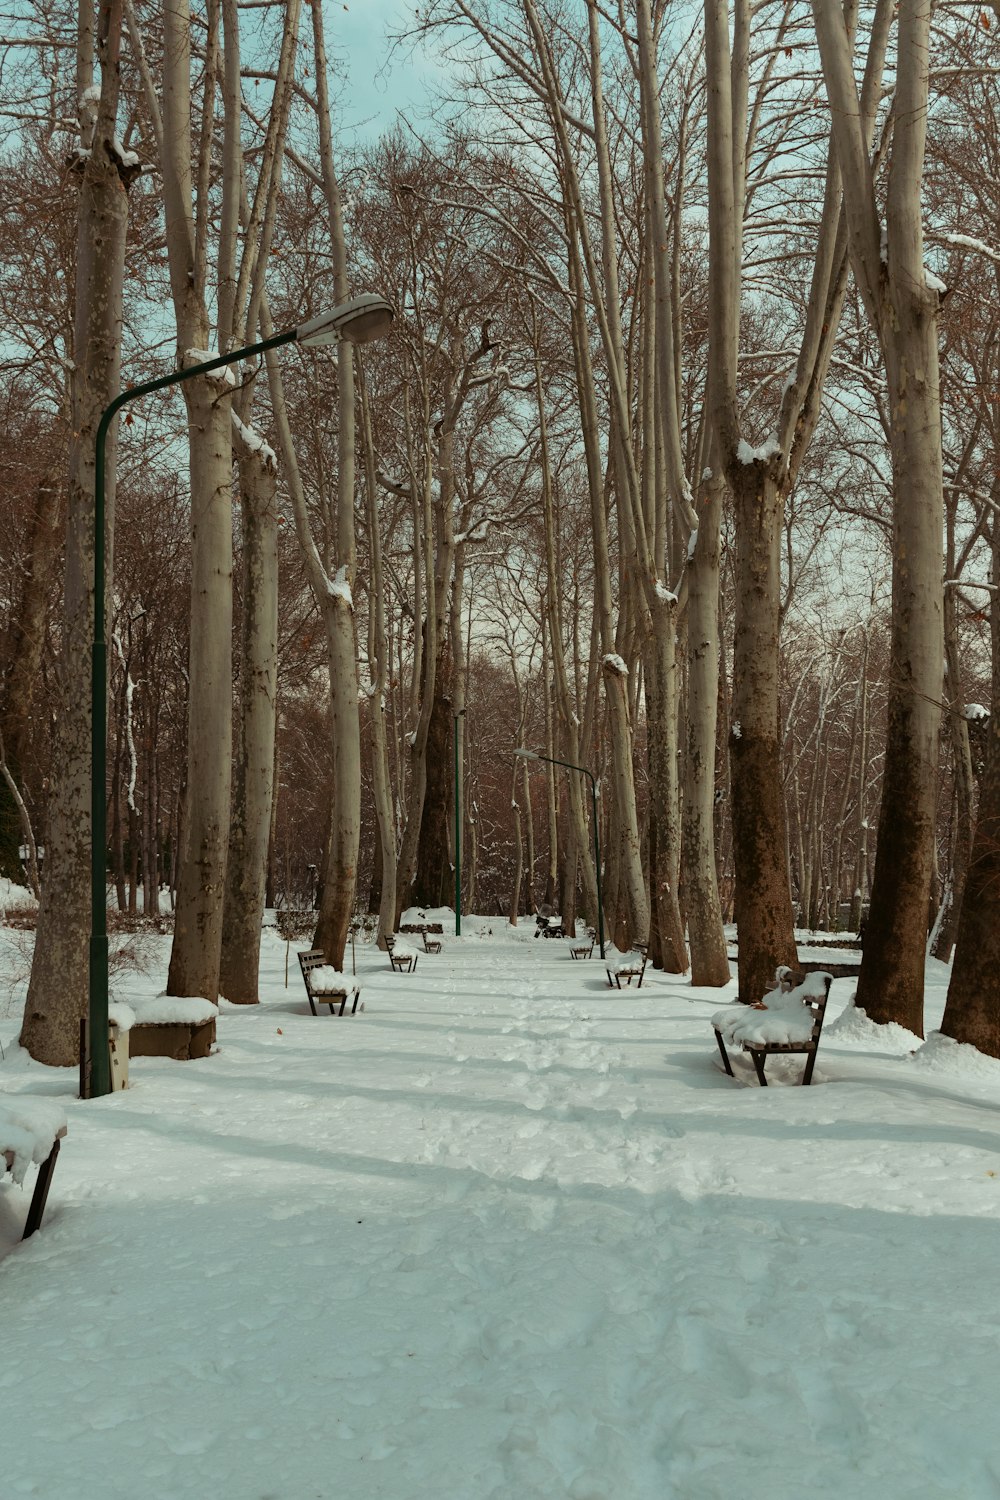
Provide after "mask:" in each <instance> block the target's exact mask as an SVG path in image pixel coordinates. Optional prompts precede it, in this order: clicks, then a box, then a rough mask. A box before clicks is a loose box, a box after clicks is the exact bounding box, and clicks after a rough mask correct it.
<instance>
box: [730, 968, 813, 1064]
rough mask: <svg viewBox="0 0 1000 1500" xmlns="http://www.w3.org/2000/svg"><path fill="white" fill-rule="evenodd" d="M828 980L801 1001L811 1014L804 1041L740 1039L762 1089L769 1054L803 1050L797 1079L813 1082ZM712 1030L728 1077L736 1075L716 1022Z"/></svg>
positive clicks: (800, 1051)
mask: <svg viewBox="0 0 1000 1500" xmlns="http://www.w3.org/2000/svg"><path fill="white" fill-rule="evenodd" d="M830 983H831V976H830V975H829V974H827V976H826V993H825V994H824V995H809V996H807V997H806V999H805V1000H803V1002H802V1004H803V1005H804V1006H805V1007H806V1009H807V1010H811V1011H812V1013H813V1017H814V1019H813V1029H812V1035H811V1036H810V1037H809V1038H808V1039H807V1040H806V1041H804V1042H741V1043H740V1046H741V1047H742V1049H743V1051H744V1052H748V1053H749V1054H750V1061H751V1062H752V1063H753V1066H754V1072H755V1073H756V1074H757V1078H758V1081H759V1082H760V1086H761V1088H762V1089H766V1088H767V1079H766V1078H765V1077H764V1064H765V1062H766V1061H767V1059H768V1057H770V1056H771V1055H772V1054H781V1053H800V1054H802V1055H803V1056H804V1057H805V1059H806V1065H805V1068H804V1069H803V1071H802V1078H801V1079H800V1083H801V1084H803V1085H805V1084H807V1083H812V1076H813V1069H814V1068H815V1066H816V1053H817V1051H818V1050H819V1039H820V1037H821V1035H822V1034H823V1019H824V1017H825V1015H826V1003H827V1001H828V1000H829V998H830ZM714 1030H715V1040H716V1041H717V1042H718V1044H719V1051H720V1052H721V1054H722V1066H723V1067H724V1068H725V1070H726V1072H727V1073H728V1074H729V1076H730V1078H735V1077H736V1074H735V1073H734V1072H733V1065H732V1063H731V1062H730V1060H729V1053H728V1052H727V1051H726V1044H725V1042H724V1041H723V1038H722V1032H721V1031H720V1030H719V1028H718V1026H716V1027H715V1028H714Z"/></svg>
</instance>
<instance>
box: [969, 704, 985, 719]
mask: <svg viewBox="0 0 1000 1500" xmlns="http://www.w3.org/2000/svg"><path fill="white" fill-rule="evenodd" d="M962 716H963V718H966V719H976V720H979V719H988V718H989V716H990V711H989V709H988V708H984V707H983V705H982V704H981V703H967V704H966V705H965V707H964V708H963V710H962Z"/></svg>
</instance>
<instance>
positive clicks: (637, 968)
mask: <svg viewBox="0 0 1000 1500" xmlns="http://www.w3.org/2000/svg"><path fill="white" fill-rule="evenodd" d="M648 957H649V949H648V948H647V947H646V945H645V944H642V945H641V946H640V945H637V946H636V949H635V951H634V952H631V953H609V954H608V957H607V959H606V961H605V972H606V973H607V976H608V984H609V986H610V987H611V989H615V988H616V987H617V988H618V989H621V987H622V980H623V979H624V981H625V983H626V984H628V985H630V984H631V983H632V981H633V979H634V980H635V981H636V986H635V987H636V989H637V990H641V989H642V976H643V975H644V974H645V972H646V960H647V959H648Z"/></svg>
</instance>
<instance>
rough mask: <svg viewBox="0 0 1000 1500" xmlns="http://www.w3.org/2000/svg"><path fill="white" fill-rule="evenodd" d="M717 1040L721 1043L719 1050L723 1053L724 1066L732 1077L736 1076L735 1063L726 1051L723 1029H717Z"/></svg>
mask: <svg viewBox="0 0 1000 1500" xmlns="http://www.w3.org/2000/svg"><path fill="white" fill-rule="evenodd" d="M715 1040H716V1041H717V1042H718V1044H719V1051H720V1052H721V1053H722V1066H723V1067H724V1068H725V1070H726V1072H727V1073H728V1074H729V1076H730V1078H735V1077H736V1074H735V1073H734V1072H733V1065H732V1063H731V1062H730V1061H729V1053H728V1052H727V1051H726V1044H725V1042H724V1041H723V1040H722V1032H721V1031H717V1032H716V1033H715Z"/></svg>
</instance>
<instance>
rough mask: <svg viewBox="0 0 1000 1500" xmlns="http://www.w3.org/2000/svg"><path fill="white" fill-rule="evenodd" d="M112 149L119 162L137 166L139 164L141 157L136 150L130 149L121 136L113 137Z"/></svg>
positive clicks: (125, 165)
mask: <svg viewBox="0 0 1000 1500" xmlns="http://www.w3.org/2000/svg"><path fill="white" fill-rule="evenodd" d="M111 149H112V151H113V152H114V154H115V155H116V156H117V158H118V161H119V164H120V165H121V166H123V167H137V166H138V165H139V158H138V156H137V154H136V153H135V152H134V151H128V150H127V149H126V148H125V146H124V144H123V143H122V141H121V138H120V137H119V136H117V135H116V136H113V137H112V139H111Z"/></svg>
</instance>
